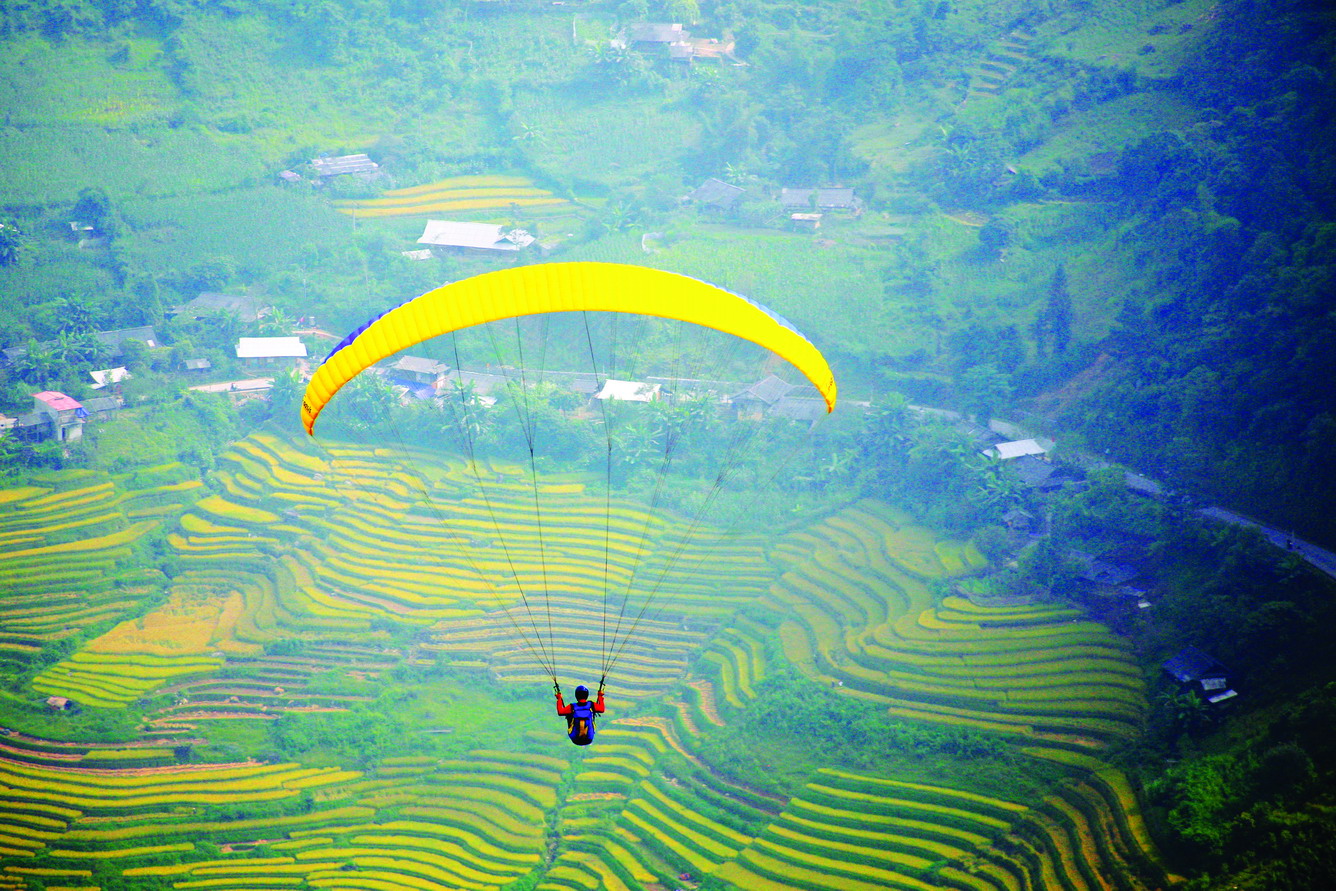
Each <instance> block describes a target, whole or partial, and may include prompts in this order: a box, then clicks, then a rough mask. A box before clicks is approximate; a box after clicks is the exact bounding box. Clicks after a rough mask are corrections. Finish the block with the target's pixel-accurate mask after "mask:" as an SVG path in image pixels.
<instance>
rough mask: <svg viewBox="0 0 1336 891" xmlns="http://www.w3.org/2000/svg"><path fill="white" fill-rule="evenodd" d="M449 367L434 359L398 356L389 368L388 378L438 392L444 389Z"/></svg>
mask: <svg viewBox="0 0 1336 891" xmlns="http://www.w3.org/2000/svg"><path fill="white" fill-rule="evenodd" d="M449 371H450V366H448V365H446V364H445V363H444V362H439V361H437V360H436V359H426V358H423V357H422V356H400V357H399V358H398V359H395V360H394V363H393V364H392V365H391V366H390V377H391V378H393V379H394V380H395V381H396V382H401V383H405V384H418V385H423V386H427V387H430V388H431V389H432V390H436V391H439V390H441V389H442V388H444V387H445V376H446V373H447V372H449Z"/></svg>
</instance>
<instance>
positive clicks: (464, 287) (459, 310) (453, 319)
mask: <svg viewBox="0 0 1336 891" xmlns="http://www.w3.org/2000/svg"><path fill="white" fill-rule="evenodd" d="M581 311H587V312H620V313H635V314H640V315H649V316H658V317H660V318H664V319H675V320H679V321H683V322H689V323H692V324H695V325H702V326H704V327H706V328H713V329H715V330H717V331H722V332H723V333H725V334H730V335H733V336H735V337H739V338H742V339H743V340H748V341H751V342H752V343H755V344H757V345H758V346H761V347H764V348H765V349H768V350H770V351H771V352H772V353H775V354H776V355H778V356H779V357H781V358H783V359H785V360H786V361H788V362H789V363H791V364H792V365H793V366H794V367H795V368H797V369H798V370H799V371H800V372H802V374H803V375H804V376H805V377H806V378H807V379H808V380H809V381H811V382H812V384H813V386H815V387H816V388H817V390H818V391H819V392H820V393H821V396H822V398H823V399H825V402H826V411H828V412H829V411H832V410H833V409H834V408H835V394H836V388H835V378H834V375H833V374H832V373H831V370H830V366H829V365H828V364H827V363H826V360H825V358H824V357H823V356H822V355H821V353H820V352H819V351H818V350H817V348H816V347H815V346H813V345H812V344H811V342H810V341H808V340H807V338H805V337H803V336H802V335H801V334H799V333H798V332H797V330H795V329H794V328H793V326H792V325H790V324H789V323H788V322H787V321H785V320H784V319H782V318H780V317H779V316H777V315H775V314H774V313H772V312H770V311H769V310H768V309H766V308H765V307H763V306H761V305H760V304H757V303H753V302H752V301H750V300H748V299H747V298H745V297H740V296H738V295H737V294H733V293H730V292H728V291H725V290H723V289H722V288H718V287H715V286H714V285H710V284H706V283H705V282H702V281H698V280H697V279H693V278H689V277H687V276H684V275H678V274H676V273H672V272H663V271H661V270H657V269H647V268H644V267H641V266H626V265H621V264H616V263H592V262H580V263H547V264H542V265H537V266H521V267H517V268H513V269H505V270H502V271H500V272H490V273H486V274H484V275H479V276H475V277H473V278H469V279H465V280H463V281H459V282H454V283H453V284H449V285H444V286H442V287H440V288H436V289H435V290H433V291H428V292H427V293H426V294H423V295H422V296H421V297H417V298H415V299H413V300H410V301H408V302H407V303H404V304H402V305H400V306H398V307H396V308H394V309H392V310H390V311H389V312H386V313H385V314H383V315H381V316H379V317H377V318H375V319H373V320H372V321H371V322H369V323H367V325H365V326H364V327H363V328H361V329H359V330H358V331H355V332H354V333H353V334H352V335H350V336H349V337H348V338H346V339H345V340H344V341H343V342H342V343H340V344H339V345H338V346H337V347H335V348H334V351H333V352H332V353H330V354H329V356H328V357H326V358H325V361H324V362H323V363H321V365H320V367H319V368H318V369H316V372H315V374H314V375H313V376H312V377H311V380H310V383H309V384H307V387H306V394H305V396H304V397H303V398H302V423H303V424H304V425H305V427H306V432H307V433H310V434H314V432H315V421H316V418H317V417H318V416H319V414H320V412H321V411H322V410H323V409H324V407H325V405H326V404H327V403H328V402H329V400H330V399H331V398H332V397H333V396H334V394H335V393H337V392H338V390H339V388H340V387H342V386H343V385H344V384H346V383H348V381H350V380H351V379H352V378H354V377H356V376H357V374H358V373H359V372H361V371H362V370H363V369H366V368H369V367H370V366H372V365H374V364H375V363H376V362H379V361H380V360H381V359H384V358H385V357H387V356H390V355H393V354H394V353H397V352H399V351H400V350H402V349H405V348H406V347H410V346H412V345H413V344H416V343H420V342H422V341H424V340H427V339H428V338H432V337H436V336H438V335H441V334H447V333H449V332H451V331H458V330H460V329H462V328H467V327H470V326H472V325H481V324H483V323H485V322H494V321H497V320H498V319H508V318H515V317H518V316H527V315H534V314H537V313H555V312H581Z"/></svg>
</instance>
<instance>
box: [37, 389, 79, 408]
mask: <svg viewBox="0 0 1336 891" xmlns="http://www.w3.org/2000/svg"><path fill="white" fill-rule="evenodd" d="M32 397H33V398H34V399H36V400H38V401H39V402H45V403H46V404H47V405H49V406H51V408H53V409H55V410H56V411H71V410H73V409H76V408H83V406H82V405H80V404H79V401H78V400H77V399H74V398H73V397H71V396H66V395H65V394H64V393H57V392H56V391H55V390H43V391H42V392H40V393H34V394H32Z"/></svg>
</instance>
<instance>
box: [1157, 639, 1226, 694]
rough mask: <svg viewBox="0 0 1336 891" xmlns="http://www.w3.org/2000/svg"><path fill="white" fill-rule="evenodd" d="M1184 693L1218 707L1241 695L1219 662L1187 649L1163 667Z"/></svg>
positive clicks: (1195, 649)
mask: <svg viewBox="0 0 1336 891" xmlns="http://www.w3.org/2000/svg"><path fill="white" fill-rule="evenodd" d="M1160 667H1161V668H1162V669H1163V670H1164V673H1165V674H1167V675H1169V677H1171V678H1173V679H1174V681H1176V682H1177V683H1178V685H1179V687H1181V688H1182V689H1184V690H1187V691H1191V692H1193V693H1196V694H1198V695H1199V696H1201V697H1202V698H1203V699H1205V700H1206V701H1207V702H1209V703H1211V704H1212V705H1215V704H1217V703H1221V702H1224V701H1225V700H1228V699H1233V698H1234V697H1235V696H1238V695H1239V694H1238V693H1237V692H1235V690H1234V688H1233V685H1232V684H1231V683H1230V677H1229V675H1230V672H1229V669H1227V668H1226V667H1225V666H1224V665H1223V664H1221V662H1220V660H1218V659H1216V658H1215V657H1214V656H1212V655H1210V654H1209V653H1206V652H1203V651H1202V650H1199V649H1197V648H1196V647H1184V648H1183V649H1181V650H1179V651H1178V653H1177V654H1176V655H1174V656H1172V657H1170V658H1169V659H1166V660H1165V661H1164V663H1163V664H1162V665H1161V666H1160Z"/></svg>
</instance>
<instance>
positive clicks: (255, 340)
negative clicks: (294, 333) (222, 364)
mask: <svg viewBox="0 0 1336 891" xmlns="http://www.w3.org/2000/svg"><path fill="white" fill-rule="evenodd" d="M237 358H238V359H240V360H241V361H243V362H247V363H250V364H253V365H283V366H289V367H291V366H296V365H297V363H298V362H300V361H301V360H303V359H305V358H306V344H304V343H302V339H301V338H300V337H242V338H239V339H238V340H237Z"/></svg>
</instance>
